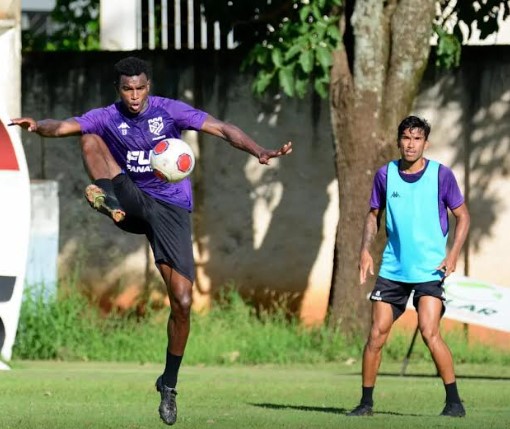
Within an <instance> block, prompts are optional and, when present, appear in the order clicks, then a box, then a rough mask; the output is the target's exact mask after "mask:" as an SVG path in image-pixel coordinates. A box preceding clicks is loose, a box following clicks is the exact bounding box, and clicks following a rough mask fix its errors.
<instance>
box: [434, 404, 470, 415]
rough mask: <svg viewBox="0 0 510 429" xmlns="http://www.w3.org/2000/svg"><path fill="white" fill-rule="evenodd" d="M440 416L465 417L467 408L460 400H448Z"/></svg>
mask: <svg viewBox="0 0 510 429" xmlns="http://www.w3.org/2000/svg"><path fill="white" fill-rule="evenodd" d="M440 416H446V417H465V416H466V410H465V409H464V406H463V405H462V404H459V403H458V402H447V403H446V405H445V406H444V409H443V411H442V412H441V414H440Z"/></svg>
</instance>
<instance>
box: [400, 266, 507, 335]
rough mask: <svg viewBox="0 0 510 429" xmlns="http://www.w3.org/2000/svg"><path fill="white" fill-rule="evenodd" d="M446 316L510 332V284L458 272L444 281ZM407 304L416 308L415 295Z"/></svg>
mask: <svg viewBox="0 0 510 429" xmlns="http://www.w3.org/2000/svg"><path fill="white" fill-rule="evenodd" d="M444 288H445V294H446V302H445V304H446V312H445V314H444V317H446V318H448V319H452V320H457V321H459V322H463V323H471V324H475V325H480V326H484V327H486V328H491V329H497V330H500V331H505V332H510V314H509V310H510V287H503V286H498V285H494V284H491V283H487V282H484V281H481V280H477V279H473V278H470V277H463V276H458V275H451V276H448V277H447V278H446V280H445V284H444ZM407 306H408V307H410V308H414V307H413V305H412V298H411V299H409V301H408V303H407Z"/></svg>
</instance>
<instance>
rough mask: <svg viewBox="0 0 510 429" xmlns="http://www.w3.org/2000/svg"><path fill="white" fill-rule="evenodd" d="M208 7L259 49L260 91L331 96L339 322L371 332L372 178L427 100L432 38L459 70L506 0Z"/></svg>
mask: <svg viewBox="0 0 510 429" xmlns="http://www.w3.org/2000/svg"><path fill="white" fill-rule="evenodd" d="M203 3H204V6H205V11H206V15H208V17H209V18H212V19H215V20H218V21H220V25H222V26H223V27H224V28H232V27H233V28H234V35H235V37H236V38H237V39H238V40H239V41H241V42H242V43H243V45H248V46H252V49H251V51H250V52H249V54H248V56H247V60H246V62H245V65H248V66H250V65H251V66H256V68H257V72H256V79H255V83H254V87H253V89H254V91H255V93H258V94H262V93H264V92H265V91H268V90H271V89H272V88H273V89H274V88H280V89H281V90H283V91H284V92H285V93H286V94H287V95H288V96H298V97H303V96H304V95H305V94H306V93H307V90H308V88H309V87H310V81H311V82H312V83H313V87H314V89H315V90H316V91H317V92H318V93H319V94H321V95H322V96H326V94H328V95H329V105H330V114H331V125H332V131H333V135H334V140H335V147H336V171H337V177H338V183H339V193H340V194H339V204H340V220H339V224H338V229H337V237H336V250H335V261H334V266H335V270H334V278H333V281H332V288H331V321H332V323H334V324H340V325H341V326H342V328H343V329H344V330H345V331H346V332H349V333H356V332H359V331H361V332H364V331H365V330H366V327H367V326H368V323H369V317H370V316H369V311H368V301H367V300H366V297H365V295H366V292H367V290H366V289H364V288H361V287H358V284H359V280H358V252H359V245H360V236H361V232H362V229H363V224H364V218H365V214H366V212H367V210H368V207H367V201H368V198H369V195H370V189H371V184H372V177H373V175H374V173H375V171H376V169H377V168H378V167H379V166H381V165H382V164H383V163H384V162H386V161H388V160H389V159H391V158H393V157H394V156H395V155H396V153H395V151H396V145H395V143H396V128H397V125H398V123H399V122H400V120H401V119H402V118H403V117H405V116H406V115H408V114H409V112H410V110H411V108H412V103H413V101H414V99H415V97H416V95H417V93H418V90H419V87H420V82H421V80H422V76H423V73H424V71H425V68H426V67H427V64H428V63H429V57H430V55H431V49H432V47H431V37H432V36H433V35H434V33H435V37H437V45H436V49H435V57H436V64H437V65H439V66H444V67H453V66H455V65H457V64H458V63H459V58H460V51H461V45H462V43H465V42H466V41H467V39H468V38H469V37H470V36H471V34H472V33H473V32H474V31H475V30H479V31H480V37H481V38H484V37H487V36H488V35H490V34H492V33H493V32H494V31H497V29H498V18H500V19H505V18H507V17H508V16H509V14H510V6H509V4H508V2H506V1H504V0H476V1H460V0H459V1H457V0H440V1H436V0H384V1H383V0H357V1H356V0H271V1H267V2H260V1H256V0H243V2H232V1H230V0H221V1H220V0H204V2H203ZM378 247H379V249H377V250H382V240H381V242H379V243H378ZM374 254H375V252H374ZM377 254H380V252H378V253H377Z"/></svg>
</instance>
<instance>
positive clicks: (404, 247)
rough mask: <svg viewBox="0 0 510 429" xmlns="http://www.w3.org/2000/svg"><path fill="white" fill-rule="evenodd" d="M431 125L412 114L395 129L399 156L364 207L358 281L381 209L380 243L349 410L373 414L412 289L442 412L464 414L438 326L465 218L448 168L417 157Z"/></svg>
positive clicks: (370, 269) (367, 268)
mask: <svg viewBox="0 0 510 429" xmlns="http://www.w3.org/2000/svg"><path fill="white" fill-rule="evenodd" d="M429 133H430V125H429V124H428V123H427V122H426V121H425V120H423V119H420V118H418V117H416V116H409V117H407V118H405V119H404V120H403V121H402V122H401V123H400V125H399V127H398V144H397V145H398V149H399V151H400V159H399V160H395V161H391V162H390V163H388V164H387V165H384V166H383V167H381V168H380V169H379V170H378V171H377V173H376V174H375V177H374V184H373V188H372V196H371V199H370V210H369V212H368V214H367V217H366V221H365V227H364V231H363V238H362V243H361V250H360V259H359V270H360V283H361V284H363V283H365V280H366V277H367V273H370V274H372V275H373V274H374V262H373V259H372V256H371V255H370V252H369V249H370V245H371V244H372V242H373V241H374V239H375V236H376V234H377V232H378V230H379V225H380V220H381V215H382V213H383V211H384V209H386V231H387V243H386V247H385V249H384V253H383V256H382V263H381V268H380V271H379V276H378V278H377V281H376V284H375V287H374V290H373V291H372V293H371V295H370V299H371V301H372V326H371V329H370V334H369V336H368V340H367V343H366V345H365V349H364V351H363V370H362V383H363V385H362V397H361V401H360V404H359V405H358V406H357V407H356V408H355V409H354V410H352V411H351V412H350V413H348V416H369V415H372V413H373V412H372V407H373V399H372V394H373V391H374V385H375V380H376V377H377V371H378V369H379V364H380V363H381V351H382V348H383V346H384V343H385V342H386V339H387V338H388V334H389V333H390V329H391V326H392V325H393V322H395V320H397V319H398V317H399V316H400V315H401V314H402V313H403V312H404V310H405V308H406V303H407V300H408V298H409V296H410V294H411V292H412V291H413V290H414V299H413V304H414V306H415V308H416V310H417V312H418V327H419V329H420V332H421V335H422V337H423V340H424V342H425V344H426V345H427V347H428V349H429V350H430V353H431V355H432V359H433V360H434V363H435V364H436V367H437V370H438V373H439V375H440V376H441V378H442V380H443V383H444V386H445V390H446V405H445V407H444V409H443V411H442V413H441V415H442V416H451V417H464V416H465V415H466V412H465V410H464V407H463V405H462V402H461V400H460V398H459V394H458V391H457V384H456V381H455V373H454V370H453V359H452V355H451V353H450V350H449V348H448V346H447V345H446V344H445V342H444V341H443V338H442V337H441V334H440V332H439V323H440V320H441V316H442V315H443V313H444V309H445V307H444V303H443V301H444V299H445V298H444V289H443V281H444V279H445V277H446V276H448V275H449V274H450V273H453V272H454V271H455V268H456V265H457V259H458V257H459V254H460V251H461V248H462V246H463V244H464V241H465V239H466V236H467V233H468V229H469V222H470V217H469V213H468V210H467V207H466V205H465V204H464V198H463V196H462V194H461V192H460V190H459V187H458V185H457V182H456V180H455V177H454V175H453V173H452V171H451V170H450V169H449V168H447V167H445V166H444V165H441V164H439V163H437V162H434V161H432V160H428V159H426V158H424V157H423V152H424V150H425V149H426V148H427V145H428V136H429ZM448 209H449V210H451V212H452V213H453V215H454V217H455V221H456V227H455V239H454V242H453V245H452V248H451V250H450V252H449V253H446V241H447V237H448Z"/></svg>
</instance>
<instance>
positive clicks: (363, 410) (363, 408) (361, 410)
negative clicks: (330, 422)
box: [347, 404, 374, 417]
mask: <svg viewBox="0 0 510 429" xmlns="http://www.w3.org/2000/svg"><path fill="white" fill-rule="evenodd" d="M373 415H374V412H373V411H372V405H368V404H359V405H358V406H357V407H356V408H354V410H352V411H351V412H350V413H347V416H349V417H362V416H373Z"/></svg>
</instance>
